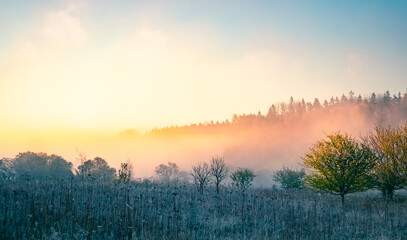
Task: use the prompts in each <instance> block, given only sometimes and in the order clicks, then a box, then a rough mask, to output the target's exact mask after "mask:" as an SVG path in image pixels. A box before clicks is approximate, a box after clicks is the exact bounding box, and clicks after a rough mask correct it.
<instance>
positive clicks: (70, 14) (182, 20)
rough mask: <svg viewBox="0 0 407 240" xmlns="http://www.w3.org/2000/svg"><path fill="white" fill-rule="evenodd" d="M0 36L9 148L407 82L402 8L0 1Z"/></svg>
mask: <svg viewBox="0 0 407 240" xmlns="http://www.w3.org/2000/svg"><path fill="white" fill-rule="evenodd" d="M0 36H1V37H0V112H1V118H0V132H2V136H1V137H2V138H3V140H4V141H6V139H7V136H13V137H15V138H17V137H18V136H24V135H26V134H28V133H30V134H34V135H35V133H38V132H44V131H48V132H58V134H61V132H63V133H64V134H65V135H64V137H66V135H69V134H72V133H74V132H83V131H88V132H95V133H96V132H98V133H100V132H116V131H121V130H124V129H129V128H135V129H137V130H140V131H148V130H149V129H152V128H154V127H164V126H168V125H184V124H190V123H197V122H204V121H211V120H214V121H223V120H225V119H230V118H231V117H232V114H234V113H238V114H240V113H257V112H258V111H259V110H260V111H262V112H263V113H265V112H266V111H267V109H268V108H269V107H270V105H271V104H273V103H276V102H281V101H288V99H289V98H290V97H291V96H293V97H294V99H301V98H304V99H305V100H308V101H313V99H314V98H315V97H318V98H320V99H328V98H330V97H331V96H341V95H342V94H343V93H345V94H346V93H348V92H349V91H350V90H352V91H353V92H355V93H357V94H362V96H367V95H369V94H370V93H371V92H378V93H382V92H384V91H386V90H390V91H391V92H392V93H398V92H399V91H401V92H402V93H404V92H405V91H406V87H407V85H406V83H407V81H406V76H407V68H406V67H405V66H407V44H406V43H407V2H406V1H241V0H237V1H130V0H123V1H106V0H88V1H85V0H74V1H68V0H65V1H48V0H37V1H28V0H27V1H22V0H14V1H0ZM1 137H0V138H1ZM33 139H34V140H33V141H35V138H33ZM0 140H1V139H0Z"/></svg>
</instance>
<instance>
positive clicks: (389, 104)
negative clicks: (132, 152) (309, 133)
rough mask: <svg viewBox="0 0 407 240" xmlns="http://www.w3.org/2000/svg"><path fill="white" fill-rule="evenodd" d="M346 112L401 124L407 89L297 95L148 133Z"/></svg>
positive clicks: (262, 124) (228, 128)
mask: <svg viewBox="0 0 407 240" xmlns="http://www.w3.org/2000/svg"><path fill="white" fill-rule="evenodd" d="M338 112H343V113H344V114H346V113H349V114H353V113H356V112H357V113H359V114H360V115H359V116H358V117H361V118H363V119H369V120H370V121H369V122H371V123H372V124H374V125H397V124H399V123H402V122H403V121H405V120H406V119H407V92H405V93H404V94H403V95H402V94H401V92H398V93H397V94H391V93H390V91H385V92H384V93H383V94H376V93H372V94H371V95H370V97H362V96H361V95H360V94H359V95H355V93H354V92H353V91H350V92H349V93H348V94H346V95H345V94H343V95H342V96H341V97H331V98H330V99H328V100H319V99H318V98H315V99H314V101H313V102H306V101H305V100H304V99H302V100H295V99H294V98H293V97H291V98H290V99H289V101H288V102H280V103H277V104H273V105H271V107H270V108H269V109H268V112H267V113H265V114H263V113H261V112H260V111H259V112H258V113H257V114H254V113H251V114H240V115H238V114H234V115H233V117H232V119H231V121H230V120H228V119H227V120H225V121H222V122H214V121H210V122H207V121H206V122H204V123H198V124H190V125H184V126H169V127H164V128H155V129H153V130H151V131H150V132H148V133H147V134H146V135H147V136H171V135H174V134H181V135H182V134H184V135H193V134H228V133H232V132H236V131H239V130H247V128H261V129H267V128H270V127H276V126H278V127H283V126H290V125H293V123H295V122H298V121H302V122H307V121H308V120H311V119H312V118H314V117H315V116H318V117H320V118H321V117H329V116H333V115H335V114H337V113H338ZM126 133H128V134H131V133H132V130H127V131H124V132H123V134H126Z"/></svg>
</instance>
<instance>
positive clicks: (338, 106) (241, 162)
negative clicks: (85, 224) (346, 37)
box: [0, 92, 407, 186]
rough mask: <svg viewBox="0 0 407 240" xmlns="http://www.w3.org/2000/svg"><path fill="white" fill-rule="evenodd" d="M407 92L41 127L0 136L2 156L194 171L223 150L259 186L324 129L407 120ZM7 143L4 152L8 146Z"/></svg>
mask: <svg viewBox="0 0 407 240" xmlns="http://www.w3.org/2000/svg"><path fill="white" fill-rule="evenodd" d="M406 100H407V98H406V94H405V95H404V96H403V97H401V96H400V95H399V97H397V96H394V97H393V98H392V97H390V94H389V93H388V92H387V93H385V94H383V95H379V96H376V95H375V94H374V97H373V96H371V97H369V98H364V99H362V98H361V97H359V98H356V97H354V96H353V94H350V96H348V97H346V96H345V95H343V96H342V98H341V100H339V99H338V98H336V100H335V99H334V98H332V99H331V100H330V102H329V103H328V101H326V102H325V104H324V105H321V104H320V103H319V100H318V99H316V100H315V101H314V102H313V103H306V102H304V101H303V100H302V101H295V100H294V99H290V101H289V102H288V103H278V104H274V105H272V106H271V107H270V109H269V111H268V112H267V113H264V114H262V113H260V112H259V113H257V114H241V115H234V116H233V117H232V120H231V121H229V120H225V121H223V122H220V123H219V122H216V123H214V122H206V123H199V124H191V125H186V126H172V127H166V128H162V129H153V130H151V131H149V132H147V133H146V134H139V133H138V132H137V131H136V130H132V129H130V130H124V131H122V132H120V133H110V134H106V133H84V132H78V133H72V132H71V133H69V134H68V133H65V134H61V133H55V134H53V135H51V134H48V135H47V133H43V135H37V136H36V137H28V138H25V139H24V140H21V138H16V139H14V140H13V139H6V138H4V139H0V143H1V145H2V149H3V152H1V154H2V155H3V156H4V157H13V156H14V155H15V154H17V153H18V152H24V151H35V152H47V153H55V154H58V155H61V156H62V157H64V158H65V159H67V160H68V161H71V162H73V164H74V166H77V165H78V163H79V162H78V160H77V157H78V154H79V153H83V154H85V155H86V157H87V158H88V159H91V158H94V157H97V156H98V157H102V158H104V159H106V161H107V162H108V163H109V164H110V165H111V166H112V167H115V168H119V167H120V163H122V162H126V161H130V162H131V163H132V164H133V166H134V167H133V168H134V176H135V177H136V178H149V177H153V176H154V169H155V167H156V166H158V165H159V164H161V163H167V162H174V163H176V164H177V165H178V166H179V167H180V168H181V169H182V170H184V171H187V172H189V171H190V169H191V166H192V165H194V164H196V163H198V162H202V161H206V162H209V161H210V160H211V158H212V157H214V156H223V157H224V158H225V161H226V163H227V164H228V165H229V167H230V169H231V170H234V169H237V168H251V169H253V170H254V171H255V172H256V174H257V178H256V180H255V182H254V185H256V186H270V185H271V184H273V182H272V179H271V176H272V174H273V172H274V171H276V170H279V169H281V168H282V167H283V166H286V167H289V168H295V169H298V168H301V163H302V160H301V157H302V156H304V154H305V153H306V152H307V150H308V149H309V147H311V145H312V144H313V143H315V142H316V141H317V140H320V139H322V138H324V137H325V135H326V134H330V133H332V132H336V131H340V132H346V133H348V134H351V135H352V136H353V137H355V138H358V137H360V136H364V135H366V134H367V133H368V132H369V131H371V130H373V128H374V126H376V125H383V126H396V125H399V124H403V123H404V122H405V121H406V120H407V101H406ZM4 149H7V152H5V151H4Z"/></svg>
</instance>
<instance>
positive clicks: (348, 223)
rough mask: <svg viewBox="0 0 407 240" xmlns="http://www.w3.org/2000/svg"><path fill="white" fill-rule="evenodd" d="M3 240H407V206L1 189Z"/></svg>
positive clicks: (281, 194) (184, 189) (147, 187)
mask: <svg viewBox="0 0 407 240" xmlns="http://www.w3.org/2000/svg"><path fill="white" fill-rule="evenodd" d="M0 189H1V190H0V191H1V192H0V226H1V227H0V239H406V238H407V206H406V198H405V197H403V196H402V195H400V194H397V195H396V197H395V199H394V200H393V201H386V200H384V199H383V198H382V197H381V196H380V194H379V193H376V192H367V193H366V192H365V193H358V194H350V195H348V196H347V198H346V201H345V205H342V204H341V202H340V199H339V197H338V196H333V195H328V194H320V193H315V192H311V191H309V190H280V189H276V188H269V189H259V188H257V189H256V188H254V189H249V190H247V191H246V192H245V193H242V192H241V191H240V190H238V189H235V188H232V187H223V188H222V189H221V191H220V193H219V194H216V191H215V189H213V188H208V189H207V190H206V191H205V192H204V193H203V194H201V193H199V192H198V191H197V189H196V188H195V187H194V186H193V185H189V184H184V185H174V186H168V185H164V184H158V183H154V182H149V181H139V182H137V181H133V182H130V183H128V184H118V183H116V184H113V183H89V182H79V181H70V182H69V181H67V182H55V181H54V182H47V181H18V182H12V183H11V182H2V183H0Z"/></svg>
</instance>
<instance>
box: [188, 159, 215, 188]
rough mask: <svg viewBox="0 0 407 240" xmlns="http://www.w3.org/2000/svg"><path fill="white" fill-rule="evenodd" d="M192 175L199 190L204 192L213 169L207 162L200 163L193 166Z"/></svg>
mask: <svg viewBox="0 0 407 240" xmlns="http://www.w3.org/2000/svg"><path fill="white" fill-rule="evenodd" d="M191 175H192V177H193V178H194V183H195V185H197V187H198V190H199V192H200V193H201V194H202V193H203V190H204V187H205V186H206V185H208V183H209V180H210V176H211V171H210V169H209V165H208V164H207V163H198V164H197V165H195V166H192V172H191Z"/></svg>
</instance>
